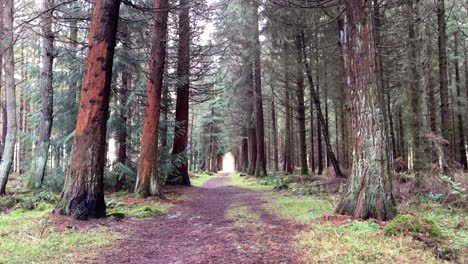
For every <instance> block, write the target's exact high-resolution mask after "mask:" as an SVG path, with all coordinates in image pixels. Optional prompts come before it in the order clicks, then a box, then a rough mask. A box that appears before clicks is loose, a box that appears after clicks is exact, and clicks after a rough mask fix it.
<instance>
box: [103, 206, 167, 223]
mask: <svg viewBox="0 0 468 264" xmlns="http://www.w3.org/2000/svg"><path fill="white" fill-rule="evenodd" d="M171 207H172V205H169V204H161V203H159V202H154V203H151V204H138V203H137V204H131V205H125V204H119V205H117V206H115V207H113V208H111V209H109V210H108V211H107V214H108V215H109V216H114V217H116V218H119V217H120V216H124V217H128V218H137V219H143V218H148V217H152V216H157V215H161V214H165V213H167V212H168V211H169V209H170V208H171ZM119 219H120V218H119Z"/></svg>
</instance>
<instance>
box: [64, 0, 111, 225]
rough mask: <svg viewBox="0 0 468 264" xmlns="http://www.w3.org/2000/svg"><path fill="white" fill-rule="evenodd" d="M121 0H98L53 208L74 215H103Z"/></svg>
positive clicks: (89, 216)
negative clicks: (64, 174)
mask: <svg viewBox="0 0 468 264" xmlns="http://www.w3.org/2000/svg"><path fill="white" fill-rule="evenodd" d="M119 8H120V0H97V1H96V5H95V7H94V10H93V16H92V20H91V30H90V33H89V46H90V48H89V51H88V57H87V58H86V71H85V75H84V77H83V88H82V90H81V98H80V103H79V110H78V118H77V122H76V130H75V137H74V139H73V149H72V153H71V160H70V167H69V169H68V173H67V177H66V178H65V184H64V187H63V191H62V194H61V196H60V200H59V203H58V205H57V209H56V211H57V212H59V213H61V214H65V215H72V216H73V217H74V218H76V219H83V220H84V219H88V218H99V217H105V216H106V204H105V202H104V184H103V178H104V175H103V174H104V165H105V158H106V153H105V152H106V130H107V119H108V116H109V98H110V90H111V89H110V88H111V79H112V64H113V56H114V48H115V40H116V33H117V21H118V16H119Z"/></svg>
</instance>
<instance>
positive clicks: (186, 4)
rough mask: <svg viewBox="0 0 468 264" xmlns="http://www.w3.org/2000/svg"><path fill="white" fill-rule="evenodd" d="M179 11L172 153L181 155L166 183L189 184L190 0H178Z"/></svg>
mask: <svg viewBox="0 0 468 264" xmlns="http://www.w3.org/2000/svg"><path fill="white" fill-rule="evenodd" d="M179 3H180V7H179V8H180V11H179V46H178V52H177V78H178V85H177V100H176V112H175V121H176V127H175V129H174V145H173V147H172V154H173V155H177V156H182V157H178V158H176V159H175V160H174V161H173V163H178V162H182V163H181V164H173V165H174V167H175V173H173V174H171V176H173V177H171V176H170V178H169V179H168V183H170V184H177V185H186V186H189V185H190V178H189V174H188V166H187V152H186V151H187V140H188V122H189V92H190V87H189V84H190V17H189V15H190V1H189V0H180V2H179Z"/></svg>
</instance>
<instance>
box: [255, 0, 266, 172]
mask: <svg viewBox="0 0 468 264" xmlns="http://www.w3.org/2000/svg"><path fill="white" fill-rule="evenodd" d="M253 8H254V10H253V15H254V23H253V27H254V29H253V30H254V32H253V33H254V34H253V35H254V43H255V44H254V79H255V82H254V83H255V119H256V128H255V130H256V133H257V161H256V169H255V177H265V176H267V170H266V157H265V126H264V121H263V97H262V75H261V61H260V50H261V47H260V33H259V29H258V27H259V24H258V4H257V3H256V2H254V4H253Z"/></svg>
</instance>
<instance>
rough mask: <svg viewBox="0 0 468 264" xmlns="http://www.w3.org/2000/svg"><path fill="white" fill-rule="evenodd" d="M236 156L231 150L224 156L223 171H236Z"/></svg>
mask: <svg viewBox="0 0 468 264" xmlns="http://www.w3.org/2000/svg"><path fill="white" fill-rule="evenodd" d="M234 162H235V161H234V156H233V155H232V153H231V152H228V153H226V154H224V156H223V172H234Z"/></svg>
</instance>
